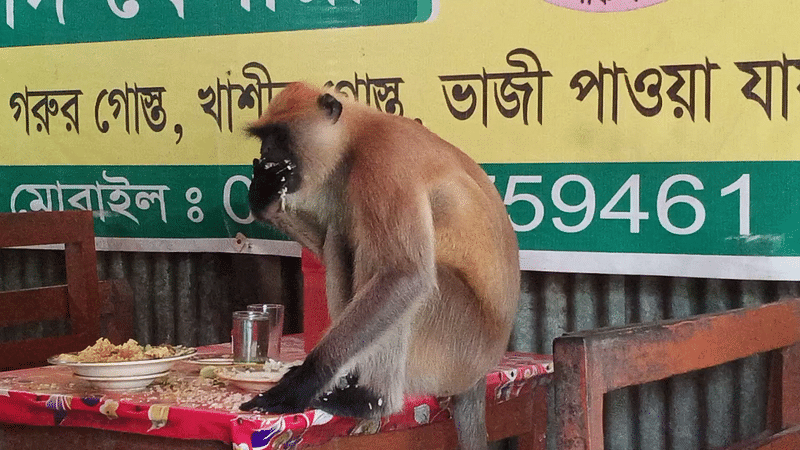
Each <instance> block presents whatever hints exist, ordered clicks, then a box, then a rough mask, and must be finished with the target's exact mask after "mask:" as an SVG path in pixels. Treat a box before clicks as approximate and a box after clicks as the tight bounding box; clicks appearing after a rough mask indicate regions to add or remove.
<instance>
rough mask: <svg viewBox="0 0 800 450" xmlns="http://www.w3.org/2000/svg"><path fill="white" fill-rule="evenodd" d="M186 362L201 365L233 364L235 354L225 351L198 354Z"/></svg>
mask: <svg viewBox="0 0 800 450" xmlns="http://www.w3.org/2000/svg"><path fill="white" fill-rule="evenodd" d="M186 362H187V363H189V364H196V365H200V366H232V365H233V355H232V354H230V353H224V352H223V353H205V354H202V355H201V354H197V355H194V356H192V357H191V358H189V359H187V360H186Z"/></svg>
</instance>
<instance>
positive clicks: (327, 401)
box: [312, 376, 386, 418]
mask: <svg viewBox="0 0 800 450" xmlns="http://www.w3.org/2000/svg"><path fill="white" fill-rule="evenodd" d="M345 380H346V381H347V383H346V384H345V385H343V386H341V385H340V386H338V387H336V388H334V389H333V390H332V391H329V392H326V393H324V394H322V395H321V396H320V397H319V398H318V399H316V400H314V401H313V402H312V406H313V407H314V408H319V409H321V410H323V411H325V412H328V413H331V414H333V415H337V416H346V417H360V418H370V417H379V416H381V415H382V412H383V410H384V408H385V406H386V401H385V400H384V399H383V398H382V397H380V396H378V395H376V394H375V393H374V392H372V391H371V390H370V389H368V388H365V387H363V386H359V385H358V378H356V377H353V376H347V377H346V378H345Z"/></svg>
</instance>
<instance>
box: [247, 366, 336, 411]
mask: <svg viewBox="0 0 800 450" xmlns="http://www.w3.org/2000/svg"><path fill="white" fill-rule="evenodd" d="M323 383H324V374H323V373H322V372H321V371H320V370H319V369H317V368H315V364H314V362H313V359H311V358H306V360H305V361H304V362H303V364H302V365H299V366H295V367H292V368H291V369H289V371H288V372H287V373H286V374H285V375H284V376H283V378H281V381H279V382H278V384H276V385H275V386H274V387H272V388H271V389H270V390H268V391H264V392H262V393H260V394H258V395H257V396H255V397H253V399H252V400H250V401H248V402H246V403H242V404H241V405H240V406H239V409H241V410H242V411H258V412H263V413H274V414H291V413H299V412H303V411H305V410H306V409H308V407H309V405H310V404H311V402H312V400H314V398H316V396H317V395H318V394H319V392H320V390H321V389H322V387H323Z"/></svg>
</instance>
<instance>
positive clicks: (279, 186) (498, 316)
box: [241, 83, 520, 450]
mask: <svg viewBox="0 0 800 450" xmlns="http://www.w3.org/2000/svg"><path fill="white" fill-rule="evenodd" d="M337 95H338V94H334V93H329V92H324V91H322V90H319V89H316V88H313V87H311V86H309V85H307V84H303V83H293V84H291V85H289V86H287V87H286V88H285V89H284V90H283V91H281V92H280V93H279V94H278V95H277V96H276V97H275V98H274V99H273V100H272V102H271V103H270V105H269V108H268V109H267V111H266V112H265V113H264V115H263V116H262V117H261V118H259V119H258V121H256V122H255V123H254V124H253V125H252V126H251V127H250V128H249V132H250V133H251V134H252V135H254V136H256V137H258V138H259V139H260V141H261V157H260V158H259V159H255V160H253V181H252V183H251V185H250V191H249V201H250V209H251V211H252V213H253V215H254V216H255V217H256V218H257V219H258V220H261V221H266V222H270V223H272V224H273V225H275V226H276V227H277V228H279V229H280V230H282V231H284V232H285V233H286V234H287V235H289V236H290V237H292V238H293V239H295V240H297V241H298V242H300V243H301V244H302V245H304V246H305V247H307V248H309V249H310V250H311V251H313V252H314V253H315V254H316V255H318V256H319V257H320V258H321V259H322V261H323V262H324V264H325V266H326V269H327V275H326V291H327V298H328V309H329V312H330V315H331V319H332V325H331V327H330V329H329V330H328V331H327V333H326V334H325V335H324V336H323V338H322V340H321V341H320V342H319V344H317V346H316V347H315V348H314V349H313V350H312V351H311V352H310V353H309V355H308V357H307V358H306V359H305V361H304V362H303V364H302V365H300V366H297V367H295V368H293V369H292V370H291V371H290V372H289V373H287V374H286V375H285V376H284V377H283V379H281V381H280V382H279V383H278V384H277V385H276V386H275V387H273V388H272V389H270V390H268V391H266V392H263V393H261V394H259V395H258V396H256V397H254V398H253V399H252V400H250V401H249V402H247V403H244V404H243V405H241V408H242V409H243V410H254V411H261V412H270V413H294V412H301V411H304V410H305V409H307V408H310V407H311V408H319V409H322V410H324V411H327V412H329V413H331V414H337V415H344V416H351V417H361V418H377V417H380V416H386V415H390V414H393V413H396V412H398V411H400V410H401V409H402V407H403V398H404V396H405V395H409V394H433V395H436V396H451V395H452V396H454V414H453V415H454V419H455V422H456V427H457V428H458V434H459V443H460V446H461V448H462V449H464V450H467V449H469V450H472V449H483V448H486V427H485V422H484V419H485V418H484V414H485V390H486V374H487V372H488V371H489V370H490V369H492V367H493V366H494V365H495V364H497V362H498V361H499V359H500V358H501V356H502V355H503V353H504V352H505V349H506V346H507V344H508V339H509V335H510V333H511V327H512V321H513V316H514V314H515V313H516V309H517V302H518V298H519V287H520V269H519V248H518V245H517V239H516V235H515V233H514V231H513V229H512V227H511V223H510V221H509V219H508V215H507V212H506V209H505V206H504V205H503V202H502V201H501V199H500V195H499V193H498V192H497V190H496V189H495V187H494V185H493V184H492V183H491V181H490V180H489V178H488V177H487V176H486V173H485V172H483V170H481V168H480V167H479V166H478V165H477V164H476V163H475V162H474V161H472V160H471V159H470V158H469V157H468V156H467V155H466V154H464V153H463V152H461V151H460V150H459V149H457V148H456V147H454V146H453V145H451V144H449V143H447V142H446V141H444V140H442V139H441V138H440V137H438V136H437V135H435V134H434V133H432V132H430V131H429V130H428V129H426V128H425V127H424V126H423V125H421V124H420V123H417V122H415V121H413V120H410V119H407V118H403V117H398V116H393V115H390V114H386V113H382V112H380V111H377V110H375V109H373V108H370V107H368V106H366V105H363V104H359V103H356V102H353V101H348V100H347V99H344V98H337Z"/></svg>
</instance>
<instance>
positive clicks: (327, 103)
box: [317, 94, 342, 123]
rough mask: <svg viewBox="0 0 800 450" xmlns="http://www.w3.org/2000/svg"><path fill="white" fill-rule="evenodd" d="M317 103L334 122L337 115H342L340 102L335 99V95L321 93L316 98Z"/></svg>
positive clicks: (337, 118) (337, 117)
mask: <svg viewBox="0 0 800 450" xmlns="http://www.w3.org/2000/svg"><path fill="white" fill-rule="evenodd" d="M317 104H318V105H319V107H320V108H322V109H323V110H325V113H326V114H327V115H328V117H329V118H330V119H331V122H332V123H336V121H337V120H339V116H341V115H342V104H341V102H339V100H336V97H334V96H332V95H331V94H322V95H320V96H319V98H318V99H317Z"/></svg>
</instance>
